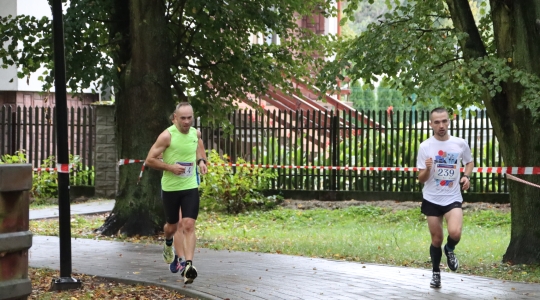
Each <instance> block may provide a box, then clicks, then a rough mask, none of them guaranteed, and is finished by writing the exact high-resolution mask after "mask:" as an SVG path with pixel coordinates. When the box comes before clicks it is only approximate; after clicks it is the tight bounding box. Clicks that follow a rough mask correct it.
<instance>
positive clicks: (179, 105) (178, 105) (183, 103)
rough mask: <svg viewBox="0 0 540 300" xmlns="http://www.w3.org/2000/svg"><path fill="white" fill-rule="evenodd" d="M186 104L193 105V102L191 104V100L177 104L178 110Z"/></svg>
mask: <svg viewBox="0 0 540 300" xmlns="http://www.w3.org/2000/svg"><path fill="white" fill-rule="evenodd" d="M184 106H191V104H189V102H180V103H178V104H177V105H176V110H179V109H180V107H184ZM176 110H175V111H176Z"/></svg>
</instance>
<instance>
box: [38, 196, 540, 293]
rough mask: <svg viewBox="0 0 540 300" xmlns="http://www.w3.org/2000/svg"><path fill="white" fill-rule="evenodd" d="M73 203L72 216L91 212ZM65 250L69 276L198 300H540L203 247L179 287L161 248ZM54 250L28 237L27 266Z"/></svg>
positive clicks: (424, 275) (364, 267) (460, 278)
mask: <svg viewBox="0 0 540 300" xmlns="http://www.w3.org/2000/svg"><path fill="white" fill-rule="evenodd" d="M79 205H80V204H79ZM74 206H76V205H72V212H74V211H83V212H85V213H91V212H90V211H93V212H92V213H96V211H95V210H98V209H97V208H95V207H94V208H92V206H89V205H87V206H86V208H85V209H84V210H83V209H80V208H76V209H74V208H73V207H74ZM94 206H97V205H94ZM99 212H102V211H99ZM71 246H72V267H73V273H84V274H88V275H96V276H100V277H106V278H111V279H114V280H117V281H121V282H126V283H141V284H149V285H159V286H164V287H168V288H172V289H175V290H178V291H180V292H181V293H184V294H185V295H188V296H191V297H199V298H202V299H231V300H233V299H235V300H236V299H539V298H540V284H527V283H517V282H508V281H501V280H495V279H491V278H484V277H477V276H469V275H463V274H459V273H446V272H443V273H442V275H441V276H442V288H440V289H432V288H430V287H429V281H430V279H431V271H430V270H424V269H413V268H404V267H392V266H385V265H376V264H362V263H357V262H346V261H334V260H328V259H320V258H308V257H300V256H290V255H282V254H265V253H252V252H234V251H216V250H210V249H205V248H197V250H196V254H195V260H194V266H195V267H196V268H197V270H198V272H199V277H197V279H195V281H194V283H193V284H191V285H184V284H183V281H182V278H181V277H180V275H179V274H172V273H171V272H170V271H169V270H168V265H167V264H165V263H164V262H163V261H162V257H161V251H162V246H160V245H142V244H131V243H124V242H112V241H98V240H88V239H72V241H71ZM59 247H60V246H59V239H58V238H57V237H45V236H34V238H33V245H32V248H31V249H30V253H29V256H30V257H29V261H30V262H29V264H30V266H31V267H50V268H53V269H57V270H58V269H59V265H60V258H59ZM83 284H84V283H83Z"/></svg>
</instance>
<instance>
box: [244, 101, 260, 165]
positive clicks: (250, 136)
mask: <svg viewBox="0 0 540 300" xmlns="http://www.w3.org/2000/svg"><path fill="white" fill-rule="evenodd" d="M255 112H256V111H255ZM248 122H249V128H248V129H247V130H248V134H247V135H249V149H248V151H249V160H248V162H249V163H253V162H254V159H253V131H254V130H253V125H254V124H253V123H255V124H257V121H256V119H255V116H254V115H253V111H252V110H250V111H249V118H248ZM247 125H248V124H247V123H246V128H247V127H248V126H247ZM257 134H258V132H257V131H256V130H255V135H257ZM246 144H247V142H246ZM246 155H247V154H246ZM246 159H247V156H246Z"/></svg>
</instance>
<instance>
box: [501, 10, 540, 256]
mask: <svg viewBox="0 0 540 300" xmlns="http://www.w3.org/2000/svg"><path fill="white" fill-rule="evenodd" d="M490 2H491V9H492V16H493V24H494V33H495V40H496V43H497V50H498V53H497V54H498V55H499V57H501V58H504V59H507V60H508V59H509V58H510V60H508V61H509V64H510V65H511V66H512V67H513V68H517V69H520V70H525V71H527V72H530V73H533V74H536V75H538V76H540V43H539V42H538V41H539V40H540V28H538V27H537V22H540V1H537V0H524V1H509V0H507V1H493V0H492V1H490ZM502 87H503V90H502V93H503V94H504V95H505V97H506V98H507V102H508V105H507V106H506V107H505V112H504V115H501V112H500V111H501V109H500V108H499V109H495V107H497V103H490V104H491V105H490V106H492V107H493V108H494V109H492V110H493V111H494V112H495V111H496V112H497V115H498V116H496V118H499V119H502V118H509V120H512V121H513V122H512V123H511V124H507V125H506V126H501V128H500V131H501V132H502V133H503V134H504V136H505V138H504V139H503V140H502V141H501V143H504V144H505V145H504V147H503V149H504V151H503V153H502V154H503V157H504V159H505V162H506V164H507V165H509V166H539V165H540V155H538V153H539V150H540V139H539V138H538V137H539V136H540V129H539V127H538V124H539V123H540V122H539V121H537V120H535V119H534V118H533V117H532V115H531V113H530V111H529V110H526V109H519V108H518V107H517V106H518V104H519V103H520V101H521V97H522V94H523V88H522V86H521V84H519V83H518V82H513V81H511V80H510V81H508V82H507V83H506V84H504V85H503V86H502ZM519 177H520V178H522V179H525V180H527V181H530V182H533V183H535V184H540V178H539V176H538V175H523V176H519ZM509 188H510V189H509V190H510V202H511V205H512V229H511V237H510V245H509V246H508V249H507V250H506V253H505V254H504V257H503V261H505V262H511V263H516V264H520V263H524V264H538V263H540V251H538V249H540V218H538V214H540V201H539V200H540V199H539V198H540V197H539V196H540V190H539V189H538V188H535V187H532V186H529V185H526V184H523V183H518V182H514V181H510V182H509Z"/></svg>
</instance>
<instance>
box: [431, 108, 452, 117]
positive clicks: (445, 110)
mask: <svg viewBox="0 0 540 300" xmlns="http://www.w3.org/2000/svg"><path fill="white" fill-rule="evenodd" d="M443 112H445V113H448V110H447V109H446V108H444V107H437V108H434V109H432V110H431V112H430V113H429V116H430V117H431V115H432V114H433V113H443Z"/></svg>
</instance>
